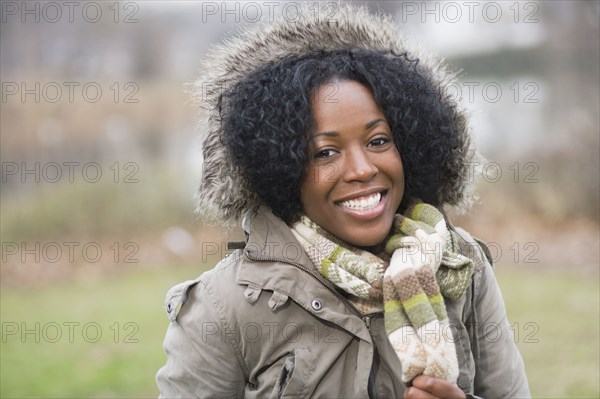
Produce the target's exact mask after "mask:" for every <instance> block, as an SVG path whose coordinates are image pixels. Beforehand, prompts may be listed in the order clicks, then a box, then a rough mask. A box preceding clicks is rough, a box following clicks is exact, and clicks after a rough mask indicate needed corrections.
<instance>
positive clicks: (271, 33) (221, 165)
mask: <svg viewBox="0 0 600 399" xmlns="http://www.w3.org/2000/svg"><path fill="white" fill-rule="evenodd" d="M309 6H311V7H312V8H309ZM314 6H315V4H312V3H311V4H308V5H307V4H306V3H305V4H304V6H299V7H298V11H299V12H298V15H297V16H296V18H294V19H293V20H289V19H288V20H286V19H284V18H282V17H280V18H279V19H278V20H276V21H274V22H272V23H266V22H265V23H259V24H256V25H254V26H252V27H250V28H249V29H247V30H244V31H242V32H241V33H239V34H237V35H236V36H233V37H231V38H229V39H228V40H226V41H225V42H224V44H222V45H219V46H216V47H213V49H212V51H210V53H209V54H208V55H207V57H206V58H205V60H204V62H203V67H202V70H203V71H204V72H203V73H202V75H201V77H200V78H199V79H198V80H197V81H196V82H195V83H194V84H193V94H194V96H195V99H196V101H197V102H198V103H199V105H200V107H201V108H203V109H204V110H205V111H206V112H205V113H203V115H202V116H201V120H200V130H201V134H202V140H201V142H202V153H203V158H204V159H203V167H202V177H201V182H200V188H199V192H198V203H197V209H196V211H197V213H198V214H199V215H200V216H201V217H203V218H205V219H208V220H212V221H215V222H217V223H220V224H222V223H228V222H237V221H238V220H239V219H240V218H241V217H242V216H243V215H244V213H245V212H246V211H247V210H249V209H251V208H254V207H257V206H259V205H261V203H260V200H259V199H258V197H257V195H256V194H255V193H254V192H252V190H251V189H250V188H249V186H248V184H247V183H246V182H245V181H244V178H243V174H242V173H241V171H240V170H238V168H237V166H236V165H235V164H234V163H233V162H232V161H231V157H230V155H229V153H228V150H227V149H226V148H225V146H224V145H223V143H222V141H221V130H220V124H219V122H218V108H217V104H218V98H219V95H220V94H221V92H222V91H223V89H224V88H229V87H232V86H234V85H235V84H236V83H238V82H239V81H241V80H243V79H244V78H245V77H246V76H247V75H248V74H249V73H251V72H252V71H254V70H256V69H257V68H259V67H261V66H264V65H266V64H269V63H273V62H277V61H280V60H282V59H284V58H288V57H300V56H306V55H310V54H313V53H317V52H320V51H322V50H325V51H334V50H349V49H371V50H383V51H387V50H392V51H393V52H395V53H403V52H406V51H407V49H406V48H405V46H404V45H403V43H402V40H401V39H400V37H399V34H398V28H397V26H396V24H395V23H394V22H393V20H392V18H391V17H390V16H389V15H384V14H376V15H375V14H372V13H370V12H369V11H368V10H367V8H366V7H358V6H355V5H351V4H339V3H338V9H337V12H336V13H335V14H334V15H333V17H332V18H330V19H328V20H325V19H320V20H319V19H318V18H315V14H317V15H320V14H319V13H315V9H314ZM411 54H412V55H413V56H416V57H418V58H419V60H420V61H419V62H420V65H424V66H425V68H424V69H422V70H424V71H425V73H430V74H431V75H432V76H433V77H434V80H435V81H436V82H439V84H440V85H442V86H443V85H445V84H446V83H448V82H450V81H452V79H453V76H451V75H449V74H447V73H446V72H445V70H444V68H443V66H442V64H441V63H438V62H436V61H434V60H431V59H428V58H427V57H425V56H422V55H421V54H416V53H415V52H414V51H411ZM463 130H464V131H465V135H467V129H466V127H465V128H464V129H463ZM466 141H468V138H467V139H466ZM467 152H468V153H469V154H465V153H462V152H461V154H457V159H455V160H454V162H455V163H457V164H458V165H463V167H462V168H461V169H464V170H466V171H467V172H466V173H468V168H466V167H465V166H464V165H465V164H466V163H467V162H468V161H469V160H470V159H472V157H473V156H474V155H475V151H474V149H471V150H469V151H467ZM466 173H465V176H463V179H462V181H460V182H455V184H453V185H452V187H453V188H452V190H453V191H452V192H445V193H441V194H440V196H441V197H442V198H443V199H444V200H445V201H444V202H446V203H449V204H458V205H460V204H467V203H468V202H469V199H468V195H467V196H465V195H464V194H465V193H468V192H469V190H467V189H466V188H467V187H466V186H467V185H468V183H469V180H470V179H469V178H468V176H466ZM448 191H450V190H448Z"/></svg>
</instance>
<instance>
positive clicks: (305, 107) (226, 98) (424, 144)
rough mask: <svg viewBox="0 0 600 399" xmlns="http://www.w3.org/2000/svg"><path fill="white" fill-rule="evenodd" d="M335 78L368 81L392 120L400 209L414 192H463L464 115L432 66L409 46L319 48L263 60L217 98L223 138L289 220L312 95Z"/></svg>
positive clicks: (437, 197) (433, 199)
mask: <svg viewBox="0 0 600 399" xmlns="http://www.w3.org/2000/svg"><path fill="white" fill-rule="evenodd" d="M335 80H353V81H357V82H359V83H361V84H363V85H365V86H366V87H368V88H369V89H370V90H371V91H372V93H373V96H374V98H375V101H376V102H377V104H378V105H379V107H380V108H381V109H382V111H383V113H384V115H385V117H386V119H387V121H388V123H389V126H390V128H391V131H392V134H393V137H394V141H395V144H396V146H397V148H398V151H399V152H400V156H401V159H402V163H403V167H404V173H405V192H404V198H403V200H402V203H401V204H400V209H399V211H402V210H403V209H404V208H405V207H406V206H407V205H408V203H409V201H410V200H411V199H413V198H420V199H422V200H423V201H425V202H427V203H430V204H433V205H435V206H441V205H443V204H444V203H445V202H446V200H445V198H444V194H443V193H444V192H448V190H450V191H452V190H454V191H461V189H462V187H461V186H462V177H463V176H464V175H465V168H467V167H468V165H465V164H463V163H462V162H460V161H461V160H463V159H464V158H463V157H460V156H456V152H457V151H458V152H464V151H467V150H468V148H469V142H468V141H469V139H468V135H467V134H465V129H466V121H465V118H464V116H463V114H462V113H461V112H460V111H459V110H458V109H457V104H456V103H455V102H454V100H453V99H452V98H451V97H450V96H449V95H447V94H446V92H445V90H444V88H443V87H442V86H441V84H440V83H439V82H437V81H436V80H435V78H434V76H433V74H432V72H431V71H430V70H429V69H427V68H424V67H422V66H421V65H420V63H419V60H418V59H412V58H411V57H410V56H409V55H408V54H407V53H403V54H395V53H392V52H387V53H383V52H378V51H373V50H344V51H333V52H325V51H321V52H319V53H316V54H313V55H310V56H304V57H301V58H287V59H283V60H281V61H278V62H275V63H271V64H267V65H266V66H264V67H262V68H259V69H257V70H255V71H254V72H253V73H251V74H249V75H248V76H247V77H246V79H244V80H242V81H240V82H238V83H237V84H236V85H234V86H233V87H230V88H227V89H226V90H224V92H223V93H222V94H221V96H220V98H219V105H218V106H219V115H220V122H221V124H222V129H223V132H224V137H223V140H224V145H225V146H226V148H227V149H228V151H229V153H230V156H231V157H232V161H233V162H234V163H236V164H237V165H238V166H240V168H241V169H242V171H243V173H244V178H245V179H246V180H247V181H248V183H249V185H250V187H251V188H252V189H253V190H254V192H255V193H256V194H257V195H258V196H259V198H260V199H261V201H263V202H264V203H265V204H266V205H267V206H269V207H270V208H271V209H272V211H273V213H274V214H275V215H276V216H278V217H280V218H282V219H283V220H284V221H285V222H286V223H288V224H291V223H293V222H295V221H296V220H298V218H299V216H300V214H301V213H302V204H301V201H300V187H301V183H302V181H303V179H304V176H305V174H306V170H307V164H308V160H307V158H308V156H307V153H308V152H307V138H308V137H309V135H310V134H311V133H312V129H314V126H315V121H314V117H313V114H312V111H311V101H310V100H311V94H312V93H314V92H315V90H316V89H317V88H318V87H319V86H321V85H322V84H325V83H329V82H332V81H335ZM461 198H462V194H459V195H458V196H457V197H456V199H457V200H458V199H461Z"/></svg>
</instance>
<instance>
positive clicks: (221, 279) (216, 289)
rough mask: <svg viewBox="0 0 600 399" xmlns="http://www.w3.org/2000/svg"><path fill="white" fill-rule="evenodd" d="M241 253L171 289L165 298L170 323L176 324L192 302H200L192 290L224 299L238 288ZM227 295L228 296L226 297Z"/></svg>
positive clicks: (230, 256)
mask: <svg viewBox="0 0 600 399" xmlns="http://www.w3.org/2000/svg"><path fill="white" fill-rule="evenodd" d="M242 256H243V255H242V254H241V251H240V250H238V251H236V252H234V253H232V254H229V255H227V256H225V257H224V258H223V259H221V261H220V262H219V263H218V264H217V265H216V266H215V267H214V268H212V269H211V270H208V271H206V272H204V273H202V274H201V275H199V276H198V277H196V278H195V279H191V280H186V281H183V282H181V283H178V284H176V285H174V286H173V287H171V288H170V289H169V290H168V292H167V294H166V297H165V304H164V308H165V311H166V313H167V316H168V318H169V321H171V322H176V321H177V317H178V315H179V313H180V312H181V309H182V308H183V307H184V305H186V304H188V306H189V303H190V302H191V301H198V300H200V296H198V295H191V294H190V293H191V292H192V290H197V289H198V288H200V289H201V288H204V289H207V290H208V291H210V293H211V294H216V295H218V296H219V297H222V299H224V298H226V297H227V296H228V295H229V294H230V293H231V292H232V290H233V289H235V288H236V286H237V284H236V283H235V282H236V276H237V270H238V269H239V267H240V264H241V263H242V261H241V258H242ZM225 293H227V294H228V295H225Z"/></svg>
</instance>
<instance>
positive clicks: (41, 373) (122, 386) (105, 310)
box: [0, 265, 600, 398]
mask: <svg viewBox="0 0 600 399" xmlns="http://www.w3.org/2000/svg"><path fill="white" fill-rule="evenodd" d="M201 271H202V267H201V266H200V267H199V266H190V265H177V266H173V267H169V268H165V269H161V270H150V271H148V270H145V271H141V270H135V271H128V272H123V273H122V274H121V275H120V276H118V277H114V276H113V277H111V278H106V279H103V280H98V281H94V282H89V283H79V284H66V283H65V284H63V285H58V286H53V287H48V288H43V289H34V290H14V289H12V290H8V289H3V290H2V293H1V318H2V326H3V335H2V347H1V354H0V365H1V370H0V387H1V388H0V396H1V397H3V398H19V397H55V398H58V397H60V398H65V397H71V398H72V397H97V398H98V397H120V398H124V397H156V396H157V394H158V391H157V389H156V387H155V382H154V375H155V373H156V371H157V370H158V369H159V368H160V367H161V366H162V365H163V364H164V362H165V359H166V358H165V355H164V353H163V351H162V340H163V337H164V333H165V330H166V327H167V324H168V321H167V317H166V315H165V313H164V310H163V308H162V306H163V298H164V294H165V292H166V290H167V289H168V288H169V287H170V286H171V285H173V284H175V283H177V282H179V281H182V280H185V279H188V278H192V277H194V276H195V275H197V274H199V273H200V272H201ZM497 275H498V280H499V282H500V285H501V288H502V291H503V293H504V296H505V301H506V305H507V309H508V313H509V318H510V320H511V323H512V324H513V326H515V330H516V331H517V332H518V336H517V337H516V339H517V344H518V346H519V348H520V350H521V353H522V354H523V357H524V359H525V362H526V368H527V373H528V377H529V381H530V385H531V390H532V393H533V395H534V397H540V398H564V397H573V398H583V397H589V398H593V397H599V396H600V390H599V387H598V370H599V364H598V358H599V353H600V350H599V347H598V345H599V331H598V323H599V319H598V317H599V316H598V314H599V313H600V309H599V304H598V279H597V277H596V278H584V277H577V276H574V275H571V274H568V273H566V272H561V273H559V272H552V273H542V272H535V273H534V272H532V271H522V270H515V269H500V270H498V271H497ZM35 322H39V323H40V332H43V328H42V326H48V325H49V324H47V323H51V322H55V323H58V324H59V325H60V326H61V327H62V332H63V335H62V337H61V339H59V340H58V342H56V343H50V342H44V339H43V336H40V342H39V343H36V342H34V341H35V336H34V335H27V336H26V337H25V342H21V341H22V337H21V336H20V334H17V335H7V334H6V328H9V327H10V326H13V324H7V323H17V324H18V325H19V328H20V325H21V323H26V326H27V327H28V328H30V329H33V328H34V323H35ZM65 322H79V323H80V325H79V326H77V327H75V329H74V332H75V334H74V335H73V338H74V340H73V342H72V343H70V342H69V340H68V328H67V327H66V326H65V325H64V324H63V323H65ZM92 322H94V323H97V324H98V325H99V326H100V328H101V331H102V338H101V339H100V340H99V341H98V342H96V343H92V342H87V341H86V339H87V340H88V341H91V340H92V339H93V338H94V337H93V335H94V333H95V330H94V329H92V328H90V329H89V330H88V332H89V333H90V334H89V336H87V337H84V336H83V335H82V327H83V326H84V325H85V324H86V323H92ZM115 322H117V323H119V336H118V339H117V341H118V342H116V343H115V342H114V340H115V331H114V329H111V328H110V327H111V326H114V325H115V324H114V323H115ZM128 322H130V323H135V324H132V325H133V326H138V330H137V331H135V333H134V334H133V335H132V336H130V337H129V338H130V339H132V340H137V342H129V343H127V342H124V341H125V338H126V334H127V333H133V332H134V330H133V329H131V328H130V329H128V330H125V328H124V327H125V323H128ZM525 323H532V324H527V325H526V324H525ZM536 328H537V330H536ZM54 331H55V330H50V328H47V330H46V332H47V333H48V334H49V335H50V333H52V335H54ZM49 338H52V336H50V337H49Z"/></svg>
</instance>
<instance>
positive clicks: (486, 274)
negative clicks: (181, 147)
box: [157, 6, 530, 398]
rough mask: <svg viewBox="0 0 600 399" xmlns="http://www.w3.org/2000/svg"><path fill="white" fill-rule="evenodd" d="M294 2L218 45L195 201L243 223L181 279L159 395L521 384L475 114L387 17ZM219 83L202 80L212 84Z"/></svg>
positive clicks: (504, 391) (497, 390)
mask: <svg viewBox="0 0 600 399" xmlns="http://www.w3.org/2000/svg"><path fill="white" fill-rule="evenodd" d="M333 19H334V21H325V20H319V18H316V17H315V13H314V9H312V8H308V7H306V8H302V9H300V12H299V14H298V17H297V18H296V19H295V20H294V21H285V20H280V21H278V22H275V23H274V24H272V25H270V26H268V27H258V28H256V29H254V30H249V31H247V32H245V33H244V34H243V35H241V36H240V37H238V38H237V39H235V40H232V41H230V42H228V44H226V45H224V46H223V47H221V48H220V50H217V51H214V52H213V54H212V56H211V57H212V58H211V59H210V60H209V62H208V64H207V71H208V72H207V73H206V74H205V78H204V80H202V81H201V82H200V83H199V86H198V87H199V88H200V89H201V90H202V93H201V94H202V96H204V99H205V100H207V101H208V104H209V105H210V106H211V108H210V109H209V117H208V119H207V121H206V125H205V127H206V129H207V133H206V134H205V139H204V148H203V151H204V169H203V177H202V185H201V190H200V209H201V210H202V211H203V212H206V213H208V214H210V215H212V216H213V217H215V218H216V219H217V220H219V221H221V222H227V221H231V220H236V219H239V218H241V217H242V216H243V228H244V231H245V233H246V241H245V242H244V243H243V247H244V248H243V250H238V251H237V252H235V253H233V254H232V255H231V256H229V257H226V258H225V259H223V260H222V261H221V262H220V263H219V264H218V265H217V266H216V267H215V268H214V269H213V270H211V271H210V272H207V273H204V274H203V275H201V276H200V277H198V278H197V279H196V280H191V281H187V282H185V283H182V284H180V285H178V286H176V287H173V289H171V291H170V292H169V293H168V295H167V313H168V314H169V318H170V320H171V324H170V326H169V329H168V332H167V336H166V338H165V351H166V352H167V355H168V361H167V364H166V365H165V366H164V367H163V368H162V369H161V370H160V371H159V372H158V375H157V381H158V385H159V388H160V391H161V396H162V397H288V396H295V397H343V398H350V397H371V398H374V397H402V396H404V397H407V398H413V397H427V398H435V397H439V398H442V397H443V398H447V397H452V398H459V397H477V396H479V397H490V398H500V397H507V398H508V397H510V398H514V397H527V396H529V395H530V394H529V389H528V386H527V380H526V377H525V374H524V368H523V363H522V360H521V357H520V355H519V353H518V351H517V349H516V347H515V345H514V342H513V340H512V335H511V333H510V330H509V326H508V322H507V321H506V315H505V310H504V304H503V301H502V297H501V295H500V292H499V290H498V287H497V284H496V282H495V279H494V276H493V271H492V269H491V265H490V263H489V260H488V257H487V256H486V250H485V248H484V247H481V246H480V245H479V244H478V242H476V241H475V240H474V239H473V238H471V236H470V235H469V234H467V233H466V232H464V231H461V230H457V229H455V228H453V227H452V226H451V225H450V224H449V223H448V222H447V220H446V218H445V217H444V214H443V212H442V207H443V206H444V205H459V204H461V203H463V202H465V200H466V198H467V197H468V193H467V192H466V190H467V187H466V186H467V185H466V183H467V181H468V176H467V172H468V162H469V161H470V160H471V159H472V157H473V156H474V153H473V151H472V150H471V148H470V144H469V139H468V133H467V130H466V123H465V119H464V116H463V115H462V113H461V112H460V110H459V109H458V107H457V105H456V104H454V103H453V102H452V101H451V99H450V98H449V97H448V96H446V95H444V92H443V84H444V80H443V77H442V75H441V73H440V72H439V71H438V70H436V69H435V68H433V67H432V66H431V65H428V64H427V63H426V62H425V61H424V60H423V59H422V58H420V59H419V58H417V57H416V56H414V55H412V54H409V53H407V52H406V50H405V49H404V48H403V46H402V45H401V43H400V41H399V40H398V39H397V36H396V32H395V27H394V25H393V23H392V22H391V21H390V20H389V19H387V18H385V17H381V16H374V15H370V14H368V13H367V12H366V11H365V10H363V9H359V8H354V7H351V6H343V7H341V8H340V9H339V10H338V12H337V13H336V15H335V16H334V18H333ZM207 89H208V92H206V90H207Z"/></svg>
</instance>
